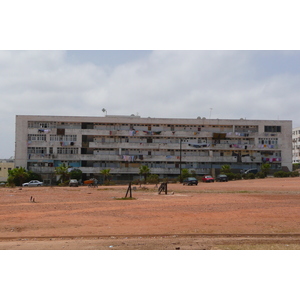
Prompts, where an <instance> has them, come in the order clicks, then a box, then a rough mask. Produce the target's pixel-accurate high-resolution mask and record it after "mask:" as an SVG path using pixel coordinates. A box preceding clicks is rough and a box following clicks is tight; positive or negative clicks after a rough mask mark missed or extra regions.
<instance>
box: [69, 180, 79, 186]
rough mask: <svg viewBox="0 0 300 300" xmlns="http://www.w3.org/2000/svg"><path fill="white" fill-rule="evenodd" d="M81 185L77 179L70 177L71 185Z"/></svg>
mask: <svg viewBox="0 0 300 300" xmlns="http://www.w3.org/2000/svg"><path fill="white" fill-rule="evenodd" d="M78 185H79V183H78V180H77V179H70V182H69V186H75V187H77V186H78Z"/></svg>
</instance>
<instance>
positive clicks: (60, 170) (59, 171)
mask: <svg viewBox="0 0 300 300" xmlns="http://www.w3.org/2000/svg"><path fill="white" fill-rule="evenodd" d="M55 173H56V175H60V178H59V181H60V182H61V183H64V182H66V181H67V180H68V179H69V177H70V174H69V172H68V166H66V165H65V164H61V165H59V166H58V167H56V168H55Z"/></svg>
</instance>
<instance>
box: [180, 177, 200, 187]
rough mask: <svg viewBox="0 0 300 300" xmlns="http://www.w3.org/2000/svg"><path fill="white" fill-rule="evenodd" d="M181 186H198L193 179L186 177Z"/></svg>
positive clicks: (196, 181)
mask: <svg viewBox="0 0 300 300" xmlns="http://www.w3.org/2000/svg"><path fill="white" fill-rule="evenodd" d="M182 183H183V185H193V184H195V185H198V180H197V179H196V178H195V177H188V178H186V179H184V180H183V182H182Z"/></svg>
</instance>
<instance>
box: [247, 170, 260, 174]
mask: <svg viewBox="0 0 300 300" xmlns="http://www.w3.org/2000/svg"><path fill="white" fill-rule="evenodd" d="M251 173H252V174H257V173H258V169H249V170H246V171H245V172H244V174H251Z"/></svg>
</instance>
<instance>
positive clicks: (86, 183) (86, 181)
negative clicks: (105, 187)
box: [83, 178, 95, 185]
mask: <svg viewBox="0 0 300 300" xmlns="http://www.w3.org/2000/svg"><path fill="white" fill-rule="evenodd" d="M94 180H95V178H91V179H88V180H85V181H84V182H83V184H85V185H89V184H93V183H94Z"/></svg>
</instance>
